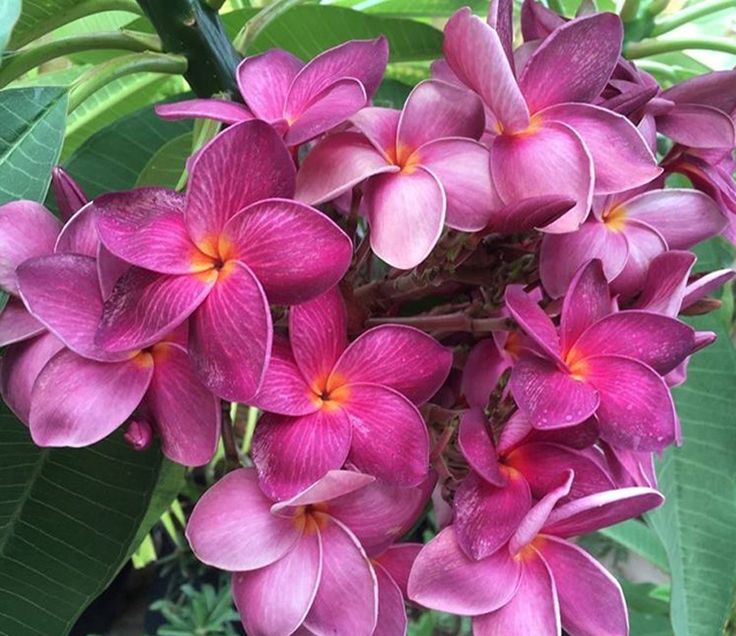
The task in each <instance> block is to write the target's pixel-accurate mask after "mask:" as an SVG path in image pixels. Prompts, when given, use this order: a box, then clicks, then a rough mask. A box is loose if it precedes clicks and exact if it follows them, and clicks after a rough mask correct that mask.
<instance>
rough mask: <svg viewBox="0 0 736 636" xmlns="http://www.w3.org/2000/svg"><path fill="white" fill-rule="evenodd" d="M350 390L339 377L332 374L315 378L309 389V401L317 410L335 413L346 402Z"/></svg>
mask: <svg viewBox="0 0 736 636" xmlns="http://www.w3.org/2000/svg"><path fill="white" fill-rule="evenodd" d="M349 396H350V389H349V388H348V386H347V385H346V384H345V381H344V379H343V378H341V377H340V376H336V375H335V374H334V373H332V374H330V375H327V376H323V377H319V378H316V379H315V380H314V381H313V382H312V384H311V386H310V387H309V399H310V400H311V401H312V403H313V404H314V405H315V406H316V407H317V408H318V409H322V410H325V411H336V410H337V409H339V408H341V407H342V406H343V405H344V404H345V402H347V400H348V397H349Z"/></svg>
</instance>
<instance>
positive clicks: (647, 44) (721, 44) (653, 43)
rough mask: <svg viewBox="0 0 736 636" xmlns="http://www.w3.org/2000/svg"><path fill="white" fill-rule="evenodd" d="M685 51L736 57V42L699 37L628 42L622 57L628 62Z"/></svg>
mask: <svg viewBox="0 0 736 636" xmlns="http://www.w3.org/2000/svg"><path fill="white" fill-rule="evenodd" d="M687 49H699V50H707V51H723V52H724V53H731V54H732V55H736V41H734V40H732V39H731V38H720V37H709V36H700V37H695V38H678V39H667V40H655V39H650V40H642V41H641V42H630V43H629V44H627V45H626V46H625V48H624V55H625V56H626V57H627V58H629V59H630V60H636V59H639V58H642V57H650V56H652V55H659V54H660V53H671V52H672V51H684V50H687Z"/></svg>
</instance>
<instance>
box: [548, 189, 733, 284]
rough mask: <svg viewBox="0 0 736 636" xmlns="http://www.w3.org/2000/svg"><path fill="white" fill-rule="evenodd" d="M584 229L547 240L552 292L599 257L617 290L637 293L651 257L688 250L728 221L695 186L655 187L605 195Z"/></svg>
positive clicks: (549, 281) (604, 270) (721, 227)
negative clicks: (685, 187) (678, 187)
mask: <svg viewBox="0 0 736 636" xmlns="http://www.w3.org/2000/svg"><path fill="white" fill-rule="evenodd" d="M594 212H595V214H594V215H593V216H592V217H591V218H590V219H588V221H586V222H585V223H584V224H583V225H582V226H581V227H580V229H579V230H577V231H576V232H570V233H568V234H555V235H551V234H547V235H545V237H544V238H543V239H542V247H541V250H540V256H539V273H540V277H541V279H542V284H543V285H544V289H545V290H546V291H547V293H548V294H549V295H550V296H552V297H553V298H559V297H560V296H562V295H563V294H564V293H565V290H566V289H567V286H568V285H569V284H570V281H571V280H572V278H573V276H574V275H575V272H577V271H578V270H579V269H580V267H581V266H582V265H583V264H584V263H586V262H587V261H589V260H590V259H591V258H597V259H600V261H601V263H602V264H603V272H604V273H605V275H606V278H607V279H608V280H609V281H610V282H611V289H612V291H613V292H614V293H617V294H622V295H624V296H633V295H635V294H637V293H638V292H639V291H640V290H641V288H642V285H643V284H644V280H645V278H646V275H647V269H648V268H649V265H650V263H651V262H652V259H654V258H655V257H656V256H657V255H658V254H661V253H663V252H665V251H667V250H686V249H690V248H691V247H693V246H694V245H697V244H698V243H700V242H701V241H704V240H706V239H709V238H711V237H713V236H717V235H718V234H720V233H721V232H722V231H723V229H724V228H725V227H726V224H727V220H726V217H725V216H724V215H723V213H722V212H721V210H720V209H719V208H718V206H717V205H716V204H715V202H714V201H713V199H711V198H710V197H709V196H707V195H705V194H703V193H702V192H696V191H694V190H685V189H676V188H672V189H667V190H650V191H648V192H643V193H638V194H634V195H633V196H630V195H627V194H626V193H623V194H620V195H615V196H609V197H605V198H601V199H600V200H599V201H598V202H597V205H596V206H595V207H594Z"/></svg>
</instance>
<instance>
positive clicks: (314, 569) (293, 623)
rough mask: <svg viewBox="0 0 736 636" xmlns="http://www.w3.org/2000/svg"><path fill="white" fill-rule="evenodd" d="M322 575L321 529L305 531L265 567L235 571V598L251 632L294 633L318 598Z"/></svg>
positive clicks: (244, 621)
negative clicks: (318, 530) (310, 531)
mask: <svg viewBox="0 0 736 636" xmlns="http://www.w3.org/2000/svg"><path fill="white" fill-rule="evenodd" d="M321 576H322V538H321V536H320V534H319V532H315V533H313V534H305V535H303V536H302V537H301V538H300V539H299V541H298V542H297V543H296V545H295V546H294V548H293V549H292V550H291V551H290V552H289V553H288V554H286V555H285V556H283V557H282V558H280V559H279V560H278V561H276V562H274V563H271V564H270V565H267V566H266V567H264V568H260V569H258V570H254V571H252V572H238V573H237V574H234V575H233V583H232V586H233V599H234V600H235V606H236V607H237V608H238V613H239V614H240V617H241V619H242V621H243V626H244V627H245V629H246V631H247V632H248V634H253V635H254V636H255V635H257V634H291V633H293V632H294V631H295V630H296V629H297V627H299V625H301V624H302V623H303V622H304V619H305V618H306V615H307V613H308V612H309V608H310V607H311V606H312V603H313V602H314V597H315V595H316V594H317V588H318V587H319V582H320V579H321ZM286 590H288V594H287V593H285V591H286Z"/></svg>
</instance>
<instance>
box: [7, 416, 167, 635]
mask: <svg viewBox="0 0 736 636" xmlns="http://www.w3.org/2000/svg"><path fill="white" fill-rule="evenodd" d="M164 466H165V462H164V460H163V459H162V455H161V453H160V450H159V449H158V448H156V447H154V448H151V449H150V450H148V451H146V452H143V453H140V452H135V451H133V450H132V449H131V448H129V447H128V446H127V444H125V442H123V440H122V438H121V436H120V435H119V434H118V435H114V436H112V437H110V438H108V439H106V440H104V441H102V442H100V443H98V444H95V445H94V446H92V447H89V448H82V449H66V448H64V449H41V448H38V447H37V446H36V445H35V444H34V443H33V441H32V440H31V438H30V436H29V434H28V429H27V428H26V427H25V426H23V424H21V423H20V422H19V421H18V420H17V419H16V418H15V417H14V416H13V415H11V414H10V412H9V411H8V410H7V408H6V407H5V406H4V405H0V634H12V635H13V636H39V635H42V636H65V634H67V633H68V632H69V630H70V629H71V627H72V626H73V625H74V623H75V621H76V619H77V617H78V616H79V614H80V613H81V612H82V611H83V610H84V608H85V607H86V606H87V605H88V604H89V602H90V601H92V600H93V599H94V598H95V597H96V596H97V595H98V594H99V593H100V592H101V591H102V590H103V589H105V587H106V586H107V585H108V584H109V583H110V581H111V580H112V579H113V578H114V576H115V575H116V573H117V572H118V570H119V569H120V567H121V566H122V565H123V564H124V563H125V561H126V560H127V558H128V555H129V553H130V551H131V546H132V547H133V548H134V547H136V546H135V545H134V542H135V539H136V537H137V536H138V533H139V526H140V525H141V523H147V521H146V519H150V518H151V517H152V516H155V515H154V514H153V510H152V509H151V504H152V502H154V501H157V499H156V495H155V493H156V487H157V483H158V482H159V478H160V476H161V474H162V470H163V467H164ZM160 512H161V511H160V510H159V511H158V514H160ZM149 515H150V516H149ZM147 530H148V528H147V529H146V531H147Z"/></svg>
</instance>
